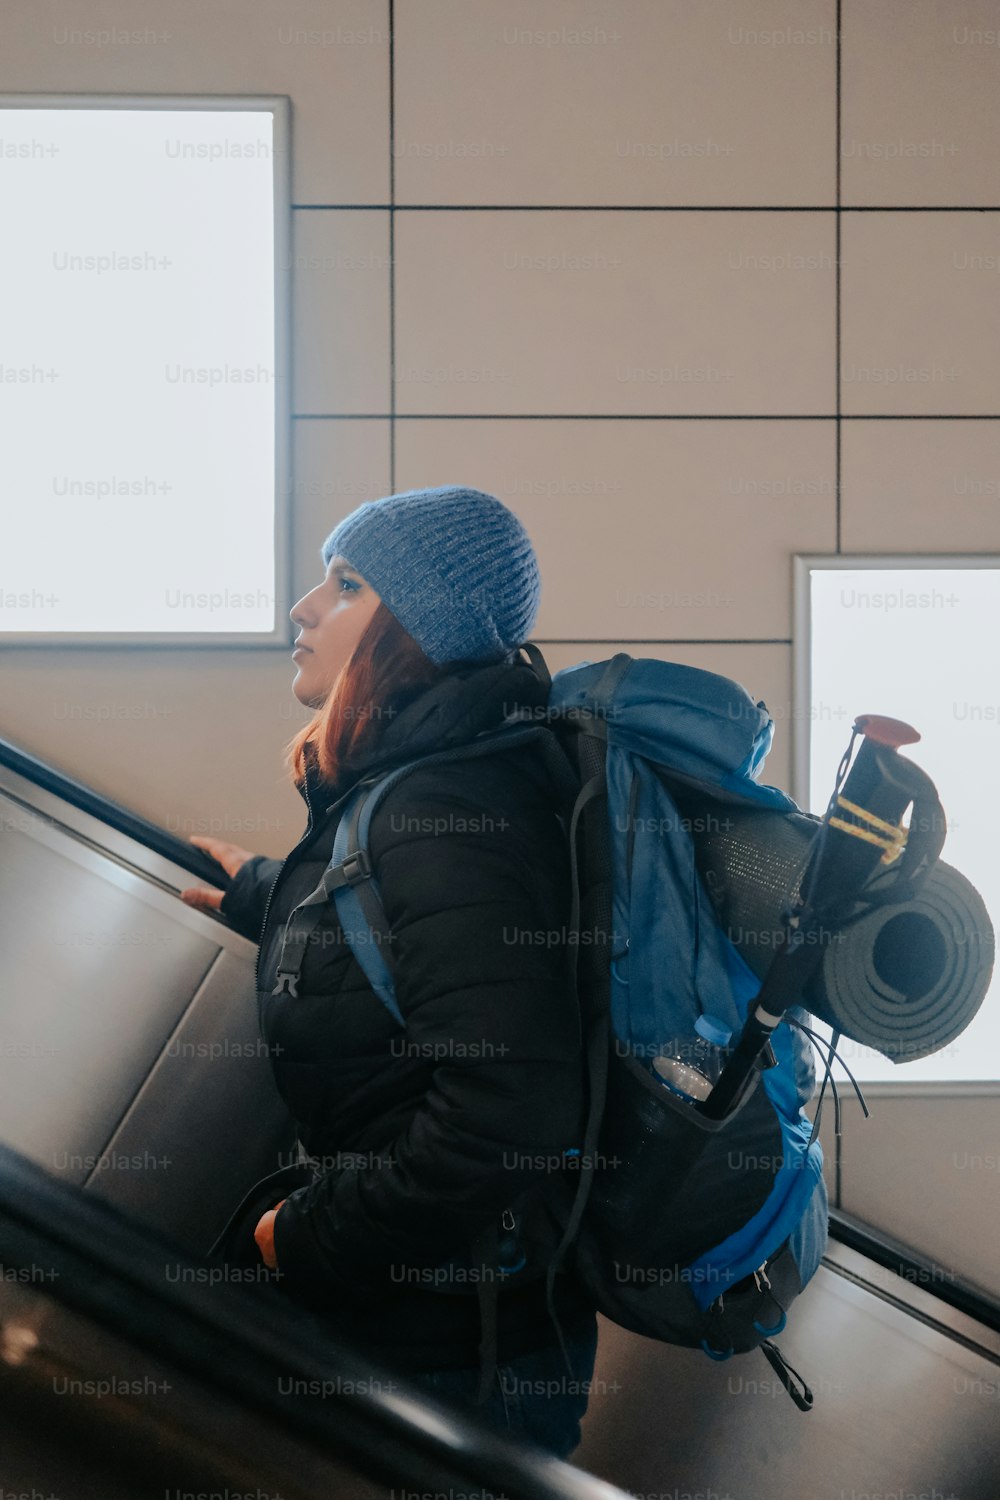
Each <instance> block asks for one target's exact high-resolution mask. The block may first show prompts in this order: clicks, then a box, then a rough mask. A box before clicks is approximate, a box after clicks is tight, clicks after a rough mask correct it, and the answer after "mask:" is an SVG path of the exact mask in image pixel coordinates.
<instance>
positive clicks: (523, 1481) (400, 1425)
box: [0, 1145, 628, 1500]
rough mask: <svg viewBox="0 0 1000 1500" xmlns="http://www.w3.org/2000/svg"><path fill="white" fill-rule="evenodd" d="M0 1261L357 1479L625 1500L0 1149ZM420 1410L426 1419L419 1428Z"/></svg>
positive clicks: (276, 1299)
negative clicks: (292, 1389) (284, 1390)
mask: <svg viewBox="0 0 1000 1500" xmlns="http://www.w3.org/2000/svg"><path fill="white" fill-rule="evenodd" d="M165 1256H166V1257H169V1262H170V1263H172V1264H174V1265H176V1266H177V1267H179V1268H181V1270H180V1272H179V1274H178V1276H177V1277H176V1278H175V1279H173V1280H171V1279H169V1278H168V1277H166V1276H165V1275H164V1267H165V1261H164V1257H165ZM0 1263H2V1264H3V1265H4V1266H6V1267H11V1268H16V1269H19V1270H22V1269H25V1268H28V1267H30V1268H32V1280H33V1282H34V1281H35V1280H37V1281H38V1284H39V1292H38V1294H39V1295H40V1296H43V1297H46V1298H48V1297H51V1298H52V1299H54V1300H55V1301H57V1302H59V1303H61V1304H63V1305H65V1306H67V1307H69V1308H70V1309H71V1310H72V1311H74V1312H75V1313H77V1314H80V1315H82V1316H83V1317H85V1318H89V1319H91V1320H92V1321H94V1322H96V1323H97V1324H98V1325H99V1326H100V1327H102V1328H103V1329H105V1330H106V1331H107V1332H109V1333H110V1334H112V1335H113V1336H114V1337H117V1338H120V1339H124V1340H125V1341H126V1342H128V1343H129V1344H130V1345H131V1346H133V1347H136V1346H137V1347H140V1348H142V1349H144V1350H147V1351H148V1352H149V1353H151V1354H153V1355H154V1356H156V1357H157V1358H158V1359H160V1360H164V1361H166V1362H168V1363H171V1364H173V1365H175V1366H178V1367H180V1368H183V1369H185V1370H186V1371H188V1372H189V1373H190V1374H191V1375H192V1376H193V1377H194V1378H195V1379H197V1380H198V1381H199V1382H200V1383H202V1384H205V1385H207V1386H209V1387H210V1388H212V1389H214V1390H218V1391H219V1392H220V1393H221V1394H222V1395H223V1396H224V1397H225V1398H227V1399H229V1400H234V1399H235V1400H236V1401H238V1402H243V1403H246V1404H250V1405H252V1406H253V1407H255V1408H256V1409H257V1410H259V1411H261V1412H262V1414H264V1415H265V1416H266V1417H267V1418H268V1419H270V1420H272V1421H273V1422H274V1423H275V1424H276V1425H277V1426H278V1427H280V1428H281V1429H283V1430H284V1431H286V1432H291V1433H293V1434H295V1435H296V1436H297V1437H299V1438H301V1439H303V1440H305V1441H307V1442H310V1443H313V1444H316V1443H319V1444H321V1445H322V1447H323V1448H324V1450H325V1451H326V1453H327V1454H328V1455H330V1456H332V1457H334V1458H336V1457H341V1458H343V1459H344V1460H345V1461H347V1462H351V1463H354V1464H355V1465H356V1466H357V1467H358V1469H359V1471H360V1472H362V1473H364V1474H365V1475H366V1476H368V1477H372V1478H378V1479H381V1480H383V1481H387V1482H391V1483H392V1484H394V1485H396V1484H398V1485H404V1484H410V1485H412V1484H413V1483H414V1482H419V1483H420V1484H422V1485H425V1486H426V1487H427V1488H428V1489H434V1490H440V1489H441V1488H442V1486H443V1485H444V1486H447V1485H448V1484H453V1485H455V1486H458V1487H462V1488H464V1489H466V1490H467V1489H468V1486H469V1484H470V1482H471V1483H473V1484H475V1485H477V1486H479V1487H480V1488H482V1486H483V1485H484V1483H485V1484H487V1485H488V1486H489V1489H490V1492H495V1493H497V1494H503V1495H506V1496H507V1497H509V1500H628V1497H627V1495H626V1493H625V1492H624V1491H622V1490H620V1489H618V1488H617V1487H616V1486H614V1485H612V1484H609V1483H608V1482H607V1481H604V1480H599V1479H597V1478H596V1477H595V1476H593V1475H591V1474H588V1473H587V1472H586V1471H584V1470H580V1469H576V1468H572V1467H570V1466H569V1465H568V1464H564V1463H562V1462H561V1461H560V1460H559V1459H557V1458H555V1457H553V1456H551V1455H549V1454H548V1453H545V1452H544V1451H543V1450H541V1449H536V1448H534V1447H533V1446H530V1445H529V1446H522V1445H517V1444H515V1443H512V1442H511V1441H510V1440H509V1439H507V1438H505V1437H503V1436H502V1435H501V1434H500V1433H497V1432H494V1431H492V1430H491V1429H490V1428H488V1427H487V1426H486V1425H485V1424H483V1423H482V1422H480V1421H478V1420H471V1419H469V1418H467V1417H466V1416H465V1414H464V1413H463V1412H462V1411H461V1410H460V1409H459V1408H455V1407H450V1406H449V1407H444V1405H443V1403H442V1404H441V1405H439V1404H438V1403H436V1402H435V1401H434V1400H433V1399H432V1398H429V1397H425V1395H424V1393H423V1392H422V1391H420V1390H419V1388H417V1387H407V1385H406V1375H405V1374H404V1373H401V1372H398V1371H393V1370H391V1369H389V1367H387V1366H380V1365H378V1364H377V1363H375V1362H373V1361H371V1360H368V1359H366V1358H365V1357H364V1356H363V1355H362V1353H361V1351H360V1350H355V1349H354V1348H352V1347H351V1346H350V1345H349V1344H348V1343H347V1342H346V1341H345V1342H343V1343H339V1342H338V1343H334V1342H332V1340H331V1339H329V1338H327V1337H324V1332H323V1329H322V1327H321V1325H320V1324H318V1323H317V1322H316V1321H314V1320H313V1318H312V1317H311V1315H310V1314H309V1313H308V1312H307V1311H306V1310H305V1309H304V1308H301V1307H299V1306H297V1305H295V1304H292V1303H287V1304H286V1303H285V1302H283V1301H282V1300H281V1298H280V1296H279V1295H278V1294H276V1293H275V1292H274V1291H273V1290H272V1289H270V1288H267V1289H265V1294H264V1295H260V1294H259V1292H258V1293H257V1294H255V1293H254V1290H253V1289H252V1288H251V1287H247V1286H245V1285H237V1284H233V1283H228V1284H227V1283H225V1282H223V1283H222V1284H216V1285H215V1286H211V1285H209V1284H208V1282H207V1281H206V1280H205V1279H204V1275H205V1268H206V1267H207V1266H209V1265H212V1264H215V1263H210V1262H206V1261H203V1260H200V1259H198V1258H197V1257H194V1256H192V1255H190V1254H188V1253H187V1252H185V1251H184V1250H182V1249H181V1248H180V1247H179V1246H177V1245H176V1244H175V1243H174V1242H173V1241H172V1240H170V1239H169V1237H167V1236H166V1235H164V1234H161V1233H159V1232H158V1231H157V1230H155V1229H152V1228H150V1227H149V1226H147V1225H144V1224H141V1223H139V1222H138V1221H137V1220H135V1219H132V1218H131V1217H129V1216H128V1215H126V1214H125V1213H123V1212H122V1211H121V1210H120V1209H119V1208H117V1207H116V1206H115V1205H113V1204H111V1203H109V1202H107V1201H105V1200H104V1199H101V1198H99V1197H98V1196H97V1195H95V1194H91V1193H88V1192H85V1191H84V1190H83V1189H81V1188H79V1187H76V1186H74V1185H71V1184H68V1183H64V1182H62V1181H60V1180H59V1179H57V1178H55V1177H54V1176H52V1174H50V1173H49V1172H46V1171H45V1170H44V1169H43V1168H42V1167H40V1166H39V1165H38V1164H37V1163H35V1162H33V1161H31V1160H30V1159H29V1158H28V1157H26V1156H24V1155H23V1154H22V1153H20V1152H18V1151H15V1150H13V1149H12V1148H11V1147H9V1146H4V1145H0ZM39 1268H42V1269H43V1275H42V1276H41V1277H39V1276H38V1269H39ZM183 1268H194V1270H195V1271H199V1270H200V1272H201V1275H202V1279H200V1280H195V1279H189V1278H190V1271H184V1269H183ZM217 1269H218V1267H217ZM50 1273H52V1274H50ZM276 1375H284V1376H290V1377H291V1378H292V1379H295V1380H299V1379H302V1380H305V1381H310V1382H324V1383H325V1384H324V1386H323V1394H321V1395H317V1396H316V1398H315V1399H313V1397H312V1396H311V1395H309V1394H307V1395H305V1396H303V1397H302V1398H301V1399H297V1400H296V1401H294V1402H289V1401H288V1400H287V1399H286V1398H284V1397H283V1396H281V1395H280V1394H279V1383H278V1380H277V1379H276ZM386 1381H388V1382H395V1384H396V1386H397V1389H398V1388H399V1387H401V1391H400V1394H402V1395H406V1396H408V1397H412V1404H409V1403H406V1402H403V1401H401V1399H400V1394H394V1393H393V1392H392V1388H391V1386H390V1389H389V1390H388V1391H386V1390H385V1389H384V1386H385V1383H386ZM330 1382H333V1384H332V1386H331V1385H329V1384H328V1383H330ZM331 1391H332V1394H331V1393H330V1392H331ZM425 1405H426V1406H427V1408H428V1415H429V1418H430V1419H429V1420H428V1421H427V1423H426V1424H424V1423H423V1422H422V1421H421V1419H420V1410H421V1407H422V1406H425ZM445 1414H446V1415H447V1421H443V1420H442V1417H443V1416H444V1415H445Z"/></svg>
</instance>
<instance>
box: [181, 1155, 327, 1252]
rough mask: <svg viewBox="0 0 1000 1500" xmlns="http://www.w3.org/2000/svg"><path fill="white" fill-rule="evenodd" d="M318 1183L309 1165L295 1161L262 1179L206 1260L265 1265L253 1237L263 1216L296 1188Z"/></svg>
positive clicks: (226, 1227)
mask: <svg viewBox="0 0 1000 1500" xmlns="http://www.w3.org/2000/svg"><path fill="white" fill-rule="evenodd" d="M315 1180H316V1173H315V1171H314V1170H313V1168H312V1167H311V1166H310V1165H309V1164H308V1162H292V1163H290V1165H288V1166H287V1167H280V1168H279V1169H278V1171H276V1172H269V1173H268V1174H267V1176H266V1177H261V1178H260V1179H259V1180H258V1181H257V1182H255V1183H254V1184H253V1187H251V1188H249V1189H248V1191H247V1192H246V1193H244V1195H243V1197H242V1198H241V1199H240V1202H239V1203H238V1205H237V1206H236V1208H235V1209H234V1210H233V1212H232V1213H231V1214H230V1216H229V1218H228V1219H227V1220H226V1223H225V1225H224V1227H223V1228H222V1230H221V1231H220V1233H219V1235H218V1236H217V1237H216V1239H215V1240H214V1242H213V1244H212V1246H211V1248H210V1249H208V1250H207V1251H206V1252H205V1258H206V1260H215V1261H223V1262H225V1263H226V1264H228V1265H236V1266H246V1265H257V1264H259V1265H263V1264H264V1262H263V1260H262V1259H261V1255H260V1251H259V1250H258V1248H257V1243H256V1241H255V1239H254V1237H253V1236H254V1230H255V1229H256V1228H257V1224H258V1221H259V1220H260V1217H261V1215H262V1214H264V1213H266V1212H267V1210H268V1209H269V1208H273V1207H274V1206H275V1204H276V1203H280V1202H281V1200H282V1198H287V1197H288V1195H289V1193H293V1192H294V1191H295V1189H296V1188H300V1187H308V1186H309V1184H310V1183H312V1182H314V1181H315Z"/></svg>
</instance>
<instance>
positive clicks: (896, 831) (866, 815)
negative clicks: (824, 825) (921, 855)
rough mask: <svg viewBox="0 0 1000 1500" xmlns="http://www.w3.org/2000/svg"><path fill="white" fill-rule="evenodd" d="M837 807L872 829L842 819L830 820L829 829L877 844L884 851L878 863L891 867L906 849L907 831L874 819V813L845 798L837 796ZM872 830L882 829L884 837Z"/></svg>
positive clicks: (881, 819)
mask: <svg viewBox="0 0 1000 1500" xmlns="http://www.w3.org/2000/svg"><path fill="white" fill-rule="evenodd" d="M837 806H838V807H842V808H844V809H845V811H847V812H850V813H853V814H854V816H855V817H857V818H863V819H864V821H865V822H866V823H869V824H871V825H872V827H870V828H859V827H858V825H857V824H856V823H848V822H847V821H846V820H845V819H844V818H831V819H830V827H831V828H839V829H840V830H841V832H842V833H850V834H852V835H853V836H854V838H857V839H864V840H865V841H866V842H867V843H869V844H878V846H879V848H881V849H884V850H885V853H884V854H883V855H882V859H881V861H880V863H881V864H883V865H891V864H892V862H893V860H895V859H898V858H899V856H900V855H901V854H902V852H903V849H904V848H905V847H906V832H907V830H906V829H905V828H900V827H899V826H898V825H897V824H895V823H887V822H886V821H885V819H884V818H879V817H876V815H875V813H873V812H869V811H868V809H867V808H864V807H859V806H858V804H857V803H856V802H849V801H848V799H847V798H846V797H840V796H838V797H837ZM874 828H880V829H882V830H883V832H884V835H885V836H884V837H883V836H881V835H880V834H878V833H875V832H873V829H874Z"/></svg>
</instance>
